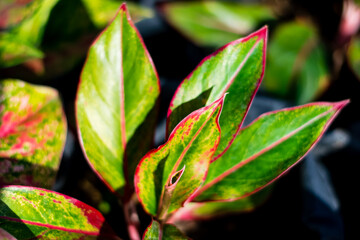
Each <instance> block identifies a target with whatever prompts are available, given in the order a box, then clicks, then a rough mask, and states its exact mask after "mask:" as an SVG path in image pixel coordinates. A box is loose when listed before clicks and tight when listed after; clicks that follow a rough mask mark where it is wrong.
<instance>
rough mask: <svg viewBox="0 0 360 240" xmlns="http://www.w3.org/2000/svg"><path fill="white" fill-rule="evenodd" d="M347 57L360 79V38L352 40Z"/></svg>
mask: <svg viewBox="0 0 360 240" xmlns="http://www.w3.org/2000/svg"><path fill="white" fill-rule="evenodd" d="M347 55H348V61H349V64H350V67H351V68H352V70H353V72H354V73H355V74H356V76H357V77H358V79H360V38H358V37H355V38H353V39H352V40H351V42H350V45H349V48H348V52H347Z"/></svg>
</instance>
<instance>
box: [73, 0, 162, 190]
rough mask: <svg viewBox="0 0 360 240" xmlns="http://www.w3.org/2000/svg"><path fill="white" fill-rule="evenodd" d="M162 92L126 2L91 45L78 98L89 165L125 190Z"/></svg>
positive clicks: (146, 146)
mask: <svg viewBox="0 0 360 240" xmlns="http://www.w3.org/2000/svg"><path fill="white" fill-rule="evenodd" d="M159 92H160V86H159V80H158V76H157V73H156V70H155V67H154V65H153V62H152V60H151V58H150V55H149V53H148V51H147V49H146V47H145V45H144V43H143V40H142V38H141V37H140V35H139V33H138V31H137V29H136V28H135V26H134V24H133V23H132V21H131V19H130V17H129V14H128V12H127V9H126V5H125V4H123V5H122V6H121V8H120V9H119V11H118V13H117V15H116V17H115V18H114V20H113V21H112V22H111V23H110V25H109V26H108V27H107V28H106V29H105V30H104V31H103V32H102V33H101V34H100V36H99V37H98V38H97V39H96V41H95V42H94V43H93V44H92V46H91V47H90V49H89V53H88V57H87V60H86V63H85V65H84V68H83V71H82V74H81V79H80V83H79V88H78V92H77V100H76V117H77V126H78V131H79V136H80V141H81V145H82V148H83V151H84V153H85V155H86V157H87V159H88V161H89V164H90V165H91V167H92V168H93V169H94V171H95V172H96V173H97V174H98V176H99V177H100V178H101V179H102V180H103V181H104V182H105V184H106V185H107V186H108V187H109V188H110V189H111V190H112V191H114V192H118V193H119V194H120V195H123V191H124V187H125V185H126V186H131V185H132V184H133V181H132V177H133V174H134V171H135V168H136V165H137V163H138V162H139V160H140V159H141V157H142V156H143V155H144V154H145V153H146V152H147V151H148V150H149V149H150V148H151V147H152V142H153V133H154V128H155V127H154V126H155V118H154V117H153V114H154V110H156V109H155V106H156V101H157V98H158V95H159ZM128 184H129V185H128Z"/></svg>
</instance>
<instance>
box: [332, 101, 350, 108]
mask: <svg viewBox="0 0 360 240" xmlns="http://www.w3.org/2000/svg"><path fill="white" fill-rule="evenodd" d="M349 103H350V99H346V100H343V101H340V102H336V103H334V105H333V106H334V109H335V110H337V111H339V110H341V109H343V108H344V107H345V106H346V105H348V104H349Z"/></svg>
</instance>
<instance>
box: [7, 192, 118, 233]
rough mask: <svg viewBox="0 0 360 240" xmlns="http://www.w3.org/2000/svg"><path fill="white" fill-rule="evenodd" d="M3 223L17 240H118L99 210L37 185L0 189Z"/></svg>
mask: <svg viewBox="0 0 360 240" xmlns="http://www.w3.org/2000/svg"><path fill="white" fill-rule="evenodd" d="M0 225H1V228H3V229H4V230H5V231H6V232H8V233H9V234H11V235H13V236H14V237H15V238H16V239H35V238H36V239H37V238H44V239H84V238H86V239H89V238H90V239H96V238H98V237H102V238H101V239H116V236H115V235H114V233H113V232H112V230H111V229H110V228H109V226H107V225H106V224H105V219H104V217H103V216H102V215H101V213H99V212H98V211H97V210H96V209H94V208H92V207H90V206H88V205H86V204H85V203H83V202H80V201H78V200H76V199H74V198H71V197H68V196H65V195H62V194H60V193H56V192H53V191H49V190H45V189H41V188H34V187H23V186H6V187H3V188H0ZM100 232H101V234H100Z"/></svg>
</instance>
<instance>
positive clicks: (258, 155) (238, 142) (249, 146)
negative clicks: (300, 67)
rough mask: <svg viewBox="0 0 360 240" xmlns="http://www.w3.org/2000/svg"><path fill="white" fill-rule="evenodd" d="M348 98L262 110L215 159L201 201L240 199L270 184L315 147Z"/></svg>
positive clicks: (203, 187)
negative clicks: (333, 101)
mask: <svg viewBox="0 0 360 240" xmlns="http://www.w3.org/2000/svg"><path fill="white" fill-rule="evenodd" d="M347 102H348V101H343V102H338V103H316V104H308V105H304V106H300V107H295V108H291V109H285V110H281V111H277V112H270V113H267V114H264V115H262V116H261V117H259V118H258V119H257V120H255V121H254V122H253V123H252V124H251V125H249V126H248V127H246V128H244V129H242V130H241V131H240V132H239V134H238V136H237V137H236V139H235V141H234V142H233V144H232V145H231V146H230V148H229V149H228V151H226V152H225V154H224V155H223V156H222V157H221V158H219V159H218V160H216V161H215V162H213V163H212V164H211V165H210V168H209V172H208V176H207V178H206V181H205V183H204V185H203V186H202V187H201V189H200V190H199V191H197V193H196V195H197V197H196V198H195V201H209V200H219V201H225V200H235V199H240V198H244V197H246V196H249V195H251V194H253V193H255V192H257V191H258V190H260V189H262V188H264V187H265V186H267V185H268V184H270V183H271V182H273V181H274V180H275V179H277V178H278V177H279V176H281V175H282V174H283V173H284V172H286V171H287V170H288V169H289V168H291V167H292V166H293V165H294V164H296V163H297V162H298V161H299V160H300V159H301V158H302V157H303V156H304V155H305V154H306V153H307V152H308V151H309V150H310V149H311V148H312V146H313V145H314V144H315V143H316V142H317V141H318V140H319V138H320V137H321V135H322V134H323V132H324V131H325V130H326V128H327V127H328V126H329V124H330V123H331V121H332V120H333V119H334V117H335V116H336V115H337V113H338V112H339V111H340V109H342V108H343V107H344V106H345V105H346V104H347Z"/></svg>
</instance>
